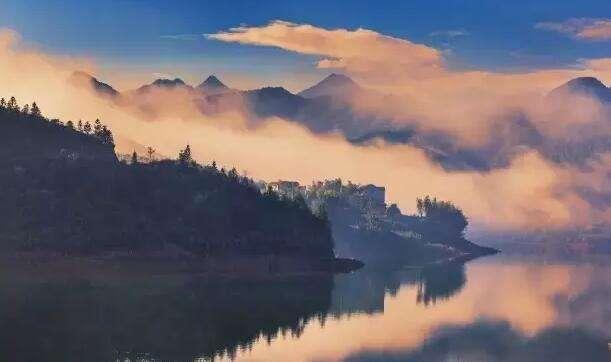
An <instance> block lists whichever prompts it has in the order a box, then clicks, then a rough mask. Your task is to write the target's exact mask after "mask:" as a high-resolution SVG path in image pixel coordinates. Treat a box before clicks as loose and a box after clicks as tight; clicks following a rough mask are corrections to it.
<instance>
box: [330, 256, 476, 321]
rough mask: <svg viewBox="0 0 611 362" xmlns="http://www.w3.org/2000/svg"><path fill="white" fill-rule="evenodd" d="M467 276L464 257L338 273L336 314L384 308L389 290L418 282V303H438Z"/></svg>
mask: <svg viewBox="0 0 611 362" xmlns="http://www.w3.org/2000/svg"><path fill="white" fill-rule="evenodd" d="M466 281H467V279H466V274H465V266H464V263H463V262H461V261H454V262H448V263H442V264H434V265H430V266H426V267H424V268H417V269H403V270H392V269H386V270H385V269H368V268H365V269H363V270H361V271H359V272H357V273H353V274H343V275H337V276H336V277H335V286H334V288H333V298H332V299H333V305H332V308H331V313H332V314H334V315H342V314H355V313H367V314H372V313H379V312H383V311H384V298H385V296H386V294H387V293H388V294H390V295H391V296H395V295H396V294H397V292H398V291H399V289H400V288H401V287H402V286H416V287H417V288H418V292H417V300H416V302H417V303H419V304H420V303H423V304H424V305H427V306H428V305H429V304H435V303H437V302H439V301H443V300H447V299H449V298H451V297H452V296H453V295H454V294H456V293H457V292H459V291H460V290H461V289H462V288H463V287H464V285H465V283H466Z"/></svg>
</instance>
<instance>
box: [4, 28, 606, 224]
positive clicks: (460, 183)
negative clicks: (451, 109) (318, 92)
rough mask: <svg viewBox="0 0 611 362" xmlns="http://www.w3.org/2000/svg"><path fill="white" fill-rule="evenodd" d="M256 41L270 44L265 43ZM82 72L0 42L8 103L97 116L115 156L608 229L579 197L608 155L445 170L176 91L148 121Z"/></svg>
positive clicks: (397, 148)
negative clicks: (76, 80) (146, 149)
mask: <svg viewBox="0 0 611 362" xmlns="http://www.w3.org/2000/svg"><path fill="white" fill-rule="evenodd" d="M272 26H273V27H275V28H279V29H285V28H286V29H289V32H291V31H295V30H299V31H301V30H303V29H306V30H308V31H311V32H313V33H314V34H325V35H330V36H331V37H332V38H333V37H335V36H337V35H338V34H339V35H340V36H348V37H350V36H351V34H348V33H346V32H344V31H340V32H339V33H337V32H334V31H330V32H322V33H320V32H318V31H317V30H316V29H314V28H313V27H311V26H306V27H301V26H295V25H289V24H285V23H274V24H272ZM244 32H246V31H244ZM244 32H242V33H244ZM357 32H358V33H359V35H357V36H356V38H358V39H363V38H365V39H368V41H371V38H377V36H376V35H375V34H372V33H371V32H369V31H357ZM237 33H238V34H242V33H240V32H237ZM361 37H362V38H361ZM263 39H268V37H267V35H265V36H263ZM320 42H323V43H324V42H325V41H324V39H320V37H317V36H314V38H312V39H310V41H309V42H308V41H305V44H301V45H297V46H295V48H296V49H297V48H299V49H302V47H303V48H304V49H313V48H314V47H316V46H317V45H316V44H314V43H320ZM381 42H382V43H383V44H382V45H380V46H379V47H380V48H379V49H387V48H392V50H388V52H390V53H392V52H394V51H398V50H397V49H402V50H401V51H404V50H405V51H407V50H406V49H411V48H412V45H409V44H411V43H406V44H408V45H406V46H405V47H404V45H402V44H403V43H401V42H399V43H396V42H394V41H392V40H389V39H387V38H382V39H381ZM310 43H311V45H307V44H310ZM371 46H372V47H373V48H376V47H377V46H378V45H371ZM308 47H310V48H308ZM331 47H332V46H331ZM331 47H329V49H331ZM347 47H348V49H352V48H351V47H352V46H347ZM416 48H418V49H417V51H416V53H420V52H421V50H420V49H419V46H416ZM311 51H312V52H313V51H314V50H311ZM341 52H342V54H348V53H350V52H353V53H354V59H355V61H356V58H358V56H357V54H358V52H359V50H358V49H357V48H356V47H355V48H353V49H352V50H349V51H341ZM424 53H427V52H426V51H425V52H424ZM337 54H339V53H337ZM431 55H433V53H430V54H429V56H431ZM426 57H428V56H425V58H426ZM433 58H435V57H434V56H433ZM376 59H382V58H376ZM82 69H89V70H91V71H94V70H95V67H93V66H92V65H91V63H90V62H89V61H87V60H80V59H69V58H64V57H57V56H50V55H47V54H45V53H42V52H40V51H36V50H32V49H24V48H22V46H21V45H20V43H19V42H18V39H17V37H16V36H15V34H14V33H9V32H6V31H5V32H2V34H1V35H0V95H2V96H11V95H15V96H16V97H17V98H18V100H19V101H20V102H22V103H25V102H31V101H33V100H35V101H36V102H37V103H38V104H39V105H40V106H41V108H42V109H43V112H44V113H45V114H46V115H48V116H49V117H58V118H61V119H63V120H78V119H84V120H93V119H95V118H101V119H102V120H103V121H104V122H105V123H106V124H108V125H109V126H110V128H111V129H112V130H113V132H114V133H115V135H117V136H118V139H119V142H118V144H117V149H118V151H119V152H124V153H129V152H131V151H132V150H133V147H134V144H140V145H144V146H148V145H151V146H153V147H155V148H156V149H157V150H158V152H159V153H160V154H163V155H175V154H177V151H178V150H179V149H181V148H183V147H184V146H185V145H186V144H187V143H188V144H190V145H191V147H192V149H193V150H194V155H195V157H196V158H197V159H198V160H199V161H201V162H206V163H208V162H211V161H212V160H216V161H217V162H218V163H219V164H221V165H225V166H226V167H228V168H230V167H233V166H235V167H237V168H238V169H239V170H243V171H245V172H247V173H248V175H250V176H251V177H254V178H256V179H266V180H276V179H293V180H298V181H300V182H302V183H306V184H307V183H310V182H311V181H313V180H318V179H322V178H334V177H341V178H343V179H344V180H352V181H354V182H359V183H374V184H378V185H385V186H387V190H388V198H389V201H390V202H397V203H398V204H399V206H400V207H401V208H402V209H403V210H404V211H407V212H410V211H413V209H414V200H415V198H416V197H418V196H422V195H425V194H431V195H435V196H437V197H440V198H442V199H447V200H451V201H453V202H455V203H457V204H458V205H459V206H460V207H462V208H463V209H464V210H465V212H466V213H467V214H468V215H469V217H470V219H471V223H472V224H473V225H474V227H476V228H488V229H524V228H537V227H546V228H562V227H568V226H585V225H589V224H590V223H592V222H593V220H607V221H608V220H609V217H610V216H611V215H609V209H608V208H603V209H600V208H595V207H593V206H592V205H591V204H590V203H588V202H587V201H586V200H585V199H584V198H582V197H581V196H580V193H579V192H577V189H579V188H581V187H589V188H594V189H595V190H596V191H597V192H600V193H605V192H610V191H609V180H608V177H609V176H608V173H609V169H610V165H611V157H605V158H602V159H601V160H600V161H597V162H592V163H591V164H590V165H589V166H588V167H589V168H588V172H587V173H584V172H582V171H581V170H578V169H575V168H571V167H565V166H559V165H557V164H554V163H552V162H550V161H549V160H546V159H545V158H544V157H542V156H541V155H540V154H539V153H538V152H536V151H533V150H526V151H525V152H521V153H518V154H516V155H515V156H513V157H512V158H511V159H510V161H509V163H508V165H507V166H506V167H503V168H498V169H494V170H491V171H489V172H475V171H460V172H447V171H446V170H444V169H443V168H441V167H440V166H439V165H438V164H436V163H434V162H432V161H431V160H430V159H429V158H428V157H427V156H426V154H425V152H424V151H423V150H421V149H419V148H416V147H414V146H410V145H390V144H385V143H383V142H378V143H373V144H370V145H367V146H355V145H353V144H351V143H349V142H348V141H346V140H345V139H344V137H342V135H340V134H328V135H316V134H313V133H311V132H309V131H307V130H306V129H305V128H303V127H302V126H300V125H298V124H295V123H292V122H287V121H286V120H283V119H278V118H275V119H270V120H268V121H267V122H264V123H262V124H261V125H259V126H257V127H254V128H253V127H252V126H251V125H250V124H249V120H248V115H247V114H246V115H245V114H243V113H231V112H229V113H221V114H205V113H202V112H201V109H200V108H201V105H198V106H196V105H194V104H193V102H191V100H190V99H189V98H188V94H186V93H185V92H184V91H183V90H180V89H167V90H161V91H159V92H160V93H155V92H153V94H152V95H149V97H152V98H151V99H153V100H154V101H151V102H148V103H147V106H148V107H154V110H155V112H154V113H155V114H156V117H155V118H152V117H151V116H150V115H149V113H143V112H141V109H140V107H138V104H134V103H132V102H125V103H120V102H119V103H117V102H112V101H109V100H108V99H105V98H100V97H98V96H96V95H95V94H94V93H93V92H91V91H90V90H83V89H80V88H74V87H73V86H71V85H70V84H69V82H67V79H68V78H69V77H70V75H71V74H72V72H73V71H75V70H82ZM466 92H467V93H468V92H469V91H468V88H467V90H466ZM206 106H207V105H204V107H206ZM121 140H125V141H121Z"/></svg>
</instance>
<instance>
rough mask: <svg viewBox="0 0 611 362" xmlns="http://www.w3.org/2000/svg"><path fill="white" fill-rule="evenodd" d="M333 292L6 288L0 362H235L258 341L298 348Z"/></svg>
mask: <svg viewBox="0 0 611 362" xmlns="http://www.w3.org/2000/svg"><path fill="white" fill-rule="evenodd" d="M332 283H333V280H332V277H330V276H320V277H308V278H306V277H302V278H287V279H281V280H258V281H243V280H224V281H222V282H221V281H214V282H212V281H205V280H186V279H183V278H178V279H176V278H169V279H163V278H161V279H160V278H156V279H153V280H150V279H149V280H141V279H138V280H133V281H129V282H127V283H119V284H117V283H114V282H113V283H110V284H107V283H103V284H99V282H91V281H89V280H87V281H85V280H81V281H79V280H70V281H50V282H44V283H25V284H19V285H14V284H13V285H10V284H8V285H7V284H5V285H4V286H3V288H2V292H1V294H0V308H1V311H2V312H1V316H0V341H1V343H0V356H2V358H1V360H3V361H22V360H23V361H26V360H27V361H33V360H39V361H47V360H49V361H51V360H52V361H114V360H115V359H117V358H121V360H124V359H125V358H130V359H132V360H133V359H136V358H145V357H148V358H155V359H162V360H172V361H174V360H179V361H183V360H184V361H189V360H193V359H194V358H195V357H212V356H215V355H221V356H222V355H225V356H234V355H235V354H236V353H237V351H238V350H242V351H244V350H248V349H249V348H250V347H251V345H252V343H253V341H255V340H257V339H259V338H262V339H264V340H268V341H271V340H274V339H277V338H278V336H279V335H284V336H291V337H294V338H297V337H299V335H300V334H301V333H302V331H303V328H304V326H305V325H306V324H307V323H308V321H310V320H312V319H314V320H319V321H322V320H323V319H324V318H325V315H326V311H327V310H328V309H329V308H330V302H331V300H330V295H331V288H332Z"/></svg>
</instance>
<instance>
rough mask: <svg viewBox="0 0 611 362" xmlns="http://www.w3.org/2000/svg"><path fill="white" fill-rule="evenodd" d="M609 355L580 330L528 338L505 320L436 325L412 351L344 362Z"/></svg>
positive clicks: (561, 360) (513, 361)
mask: <svg viewBox="0 0 611 362" xmlns="http://www.w3.org/2000/svg"><path fill="white" fill-rule="evenodd" d="M609 358H611V353H610V352H609V348H608V346H607V343H606V341H605V340H604V339H601V338H600V337H597V336H595V335H592V334H590V333H588V332H586V331H584V330H581V329H567V328H560V327H556V328H551V329H548V330H545V331H542V332H540V333H538V334H536V335H535V336H533V337H530V336H525V335H523V334H521V333H520V332H518V331H516V330H514V329H512V328H511V326H510V325H509V323H507V322H490V321H482V322H476V323H473V324H468V325H465V326H454V325H450V326H445V327H440V328H438V329H437V331H436V332H435V333H434V334H433V335H432V336H431V337H429V338H428V340H427V341H426V342H425V343H424V345H423V346H422V347H420V348H419V349H416V350H410V351H398V352H374V351H371V352H367V351H366V352H359V353H357V354H354V355H352V356H349V357H348V358H346V359H345V360H344V361H347V362H348V361H350V362H382V361H384V362H395V361H396V362H398V361H401V362H416V361H440V362H441V361H448V360H451V361H506V362H518V361H519V362H530V361H532V362H541V361H550V362H551V361H554V362H565V361H566V362H575V361H588V362H598V361H600V362H607V361H609Z"/></svg>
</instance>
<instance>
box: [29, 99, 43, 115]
mask: <svg viewBox="0 0 611 362" xmlns="http://www.w3.org/2000/svg"><path fill="white" fill-rule="evenodd" d="M30 114H31V115H32V116H36V117H40V116H41V115H42V113H41V112H40V108H38V104H36V102H32V109H31V110H30Z"/></svg>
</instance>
